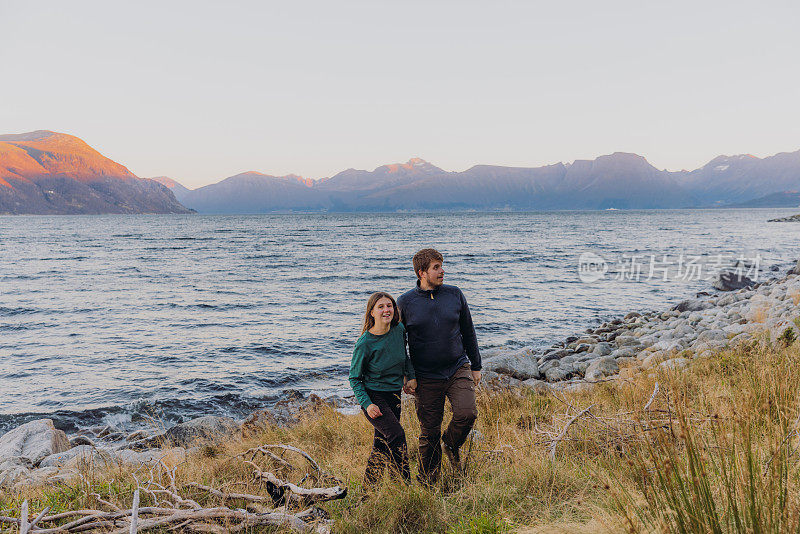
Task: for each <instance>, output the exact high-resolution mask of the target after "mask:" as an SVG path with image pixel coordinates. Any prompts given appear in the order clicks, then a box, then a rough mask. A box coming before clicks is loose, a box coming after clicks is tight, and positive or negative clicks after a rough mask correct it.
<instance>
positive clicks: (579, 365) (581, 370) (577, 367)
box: [572, 360, 589, 376]
mask: <svg viewBox="0 0 800 534" xmlns="http://www.w3.org/2000/svg"><path fill="white" fill-rule="evenodd" d="M588 368H589V361H588V360H584V361H582V362H574V363H573V364H572V369H573V370H574V372H575V374H577V375H580V376H584V375H585V374H586V369H588Z"/></svg>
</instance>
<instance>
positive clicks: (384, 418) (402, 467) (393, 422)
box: [362, 389, 411, 486]
mask: <svg viewBox="0 0 800 534" xmlns="http://www.w3.org/2000/svg"><path fill="white" fill-rule="evenodd" d="M367 395H369V398H370V399H371V400H372V403H373V404H375V405H376V406H377V407H378V408H380V409H381V413H382V414H383V415H381V416H380V417H378V418H376V419H373V418H372V417H370V416H369V415H367V411H366V410H363V408H362V410H363V412H364V415H365V416H366V418H367V420H368V421H369V422H370V423H372V426H374V427H375V438H374V440H373V442H372V452H371V453H370V455H369V459H368V460H367V469H366V471H365V473H364V482H365V484H366V485H367V486H373V485H375V484H376V483H377V482H378V480H380V478H381V476H382V475H383V471H384V469H385V468H386V467H387V465H388V467H389V472H390V473H391V474H392V476H393V477H398V476H400V477H403V479H404V480H406V481H408V480H410V478H411V474H410V470H409V467H408V448H407V447H406V433H405V431H403V427H402V426H401V425H400V392H399V391H373V390H371V389H368V390H367Z"/></svg>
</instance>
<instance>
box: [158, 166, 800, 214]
mask: <svg viewBox="0 0 800 534" xmlns="http://www.w3.org/2000/svg"><path fill="white" fill-rule="evenodd" d="M154 179H155V180H160V181H161V182H162V183H164V184H165V185H167V186H168V187H171V188H172V190H173V192H174V193H175V196H176V197H177V198H178V200H179V201H180V202H181V203H183V204H184V205H185V206H188V207H191V208H193V209H195V210H197V211H198V212H201V213H267V212H274V211H334V212H347V211H417V210H556V209H576V210H587V209H588V210H591V209H609V208H617V209H653V208H707V207H788V206H798V205H800V199H798V198H797V194H796V191H798V190H800V151H797V152H792V153H781V154H776V155H774V156H770V157H767V158H763V159H762V158H756V157H754V156H750V155H740V156H719V157H717V158H715V159H713V160H711V161H710V162H709V163H708V164H706V165H705V166H703V167H701V168H699V169H696V170H693V171H680V172H670V171H666V170H659V169H657V168H655V167H653V166H652V165H651V164H650V163H648V162H647V160H646V159H645V158H643V157H642V156H639V155H637V154H631V153H626V152H616V153H614V154H610V155H606V156H600V157H598V158H596V159H594V160H577V161H574V162H572V163H556V164H554V165H547V166H543V167H532V168H529V167H500V166H493V165H476V166H474V167H472V168H470V169H468V170H466V171H463V172H448V171H445V170H443V169H440V168H439V167H436V166H435V165H432V164H430V163H428V162H427V161H424V160H422V159H419V158H414V159H411V160H409V161H408V162H407V163H399V164H392V165H383V166H381V167H378V168H377V169H375V170H373V171H365V170H356V169H347V170H345V171H342V172H340V173H338V174H336V175H335V176H332V177H330V178H323V179H321V180H308V179H303V178H301V177H299V176H296V175H288V176H270V175H265V174H261V173H257V172H252V171H251V172H245V173H242V174H237V175H235V176H231V177H229V178H226V179H224V180H222V181H220V182H218V183H215V184H211V185H207V186H204V187H200V188H197V189H194V190H190V189H187V188H185V187H183V186H181V185H180V184H178V183H177V182H175V181H174V180H171V179H165V178H163V177H161V178H154Z"/></svg>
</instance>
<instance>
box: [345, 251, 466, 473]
mask: <svg viewBox="0 0 800 534" xmlns="http://www.w3.org/2000/svg"><path fill="white" fill-rule="evenodd" d="M443 261H444V258H443V257H442V255H441V254H440V253H439V252H437V251H436V250H434V249H432V248H426V249H423V250H420V251H419V252H417V253H416V254H415V255H414V258H413V264H414V271H415V272H416V274H417V287H416V288H414V289H412V290H411V291H408V292H406V293H404V294H403V295H401V296H400V298H398V299H397V302H396V303H395V300H394V299H393V298H392V296H391V295H389V294H388V293H383V292H378V293H374V294H373V295H372V296H370V298H369V300H368V301H367V310H366V313H365V315H364V328H363V331H362V334H361V337H360V338H358V341H356V345H355V349H354V351H353V360H352V362H351V364H350V386H351V387H352V388H353V392H354V393H355V395H356V399H357V400H358V402H359V404H361V408H362V410H363V412H364V415H365V416H366V418H367V419H368V420H369V422H370V423H372V425H373V426H374V427H375V438H374V441H373V446H372V452H371V453H370V456H369V459H368V460H367V468H366V472H365V482H366V484H367V485H374V484H375V483H376V482H377V481H378V479H379V478H380V477H381V476H382V473H383V470H384V468H385V467H386V466H387V465H388V466H389V467H390V469H391V471H392V473H393V474H394V475H400V476H402V477H403V478H404V479H405V480H409V479H410V470H409V465H408V451H407V447H406V435H405V431H404V430H403V427H402V425H401V424H400V404H401V403H400V394H401V390H404V391H405V392H406V393H409V394H412V395H414V396H415V397H416V401H417V402H416V404H417V417H418V418H419V423H420V436H419V475H418V478H419V480H420V481H421V482H422V483H425V484H432V483H433V482H435V481H436V479H437V478H438V475H439V470H440V465H441V462H442V453H444V454H445V455H446V456H447V457H448V460H449V462H450V465H451V467H453V469H455V470H459V469H460V467H461V460H460V456H459V448H460V447H461V445H463V443H464V441H465V440H466V438H467V435H468V434H469V432H470V430H471V429H472V425H473V424H474V422H475V419H476V417H477V415H478V411H477V407H476V405H475V386H476V385H477V384H478V382H479V381H480V378H481V371H480V370H481V355H480V352H479V351H478V342H477V339H476V337H475V328H474V327H473V325H472V317H471V316H470V312H469V307H468V306H467V301H466V299H465V298H464V294H463V293H461V290H460V289H458V288H457V287H455V286H450V285H445V284H444V283H443V282H444V269H443V267H442V263H443ZM406 346H407V347H408V352H406ZM445 398H447V399H448V400H449V401H450V406H451V408H452V411H453V418H452V420H451V421H450V424H449V425H448V427H447V429H446V430H445V432H444V434H442V420H443V418H444V405H445Z"/></svg>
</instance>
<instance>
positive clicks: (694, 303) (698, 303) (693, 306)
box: [672, 299, 713, 313]
mask: <svg viewBox="0 0 800 534" xmlns="http://www.w3.org/2000/svg"><path fill="white" fill-rule="evenodd" d="M712 307H713V305H712V304H711V303H710V302H708V301H706V300H700V299H689V300H684V301H681V302H679V303H678V304H677V305H676V306H675V307H673V308H672V309H673V310H675V311H678V312H681V313H683V312H685V311H690V312H696V311H702V310H707V309H709V308H712Z"/></svg>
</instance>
